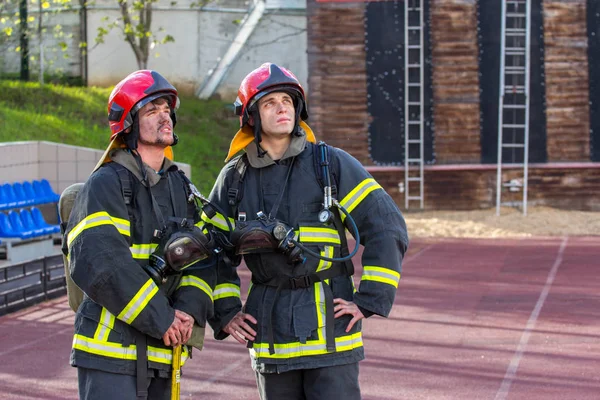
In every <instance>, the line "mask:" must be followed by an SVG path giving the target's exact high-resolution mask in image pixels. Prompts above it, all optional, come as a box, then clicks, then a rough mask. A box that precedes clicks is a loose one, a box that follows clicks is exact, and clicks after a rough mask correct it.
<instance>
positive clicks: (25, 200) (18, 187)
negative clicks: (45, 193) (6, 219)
mask: <svg viewBox="0 0 600 400" xmlns="http://www.w3.org/2000/svg"><path fill="white" fill-rule="evenodd" d="M12 187H13V193H14V194H15V198H16V199H17V203H20V204H22V205H31V204H33V203H34V201H35V199H33V198H29V197H27V195H25V191H24V190H23V185H22V184H21V182H14V183H13V184H12Z"/></svg>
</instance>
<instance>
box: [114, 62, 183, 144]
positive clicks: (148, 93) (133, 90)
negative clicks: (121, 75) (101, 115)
mask: <svg viewBox="0 0 600 400" xmlns="http://www.w3.org/2000/svg"><path fill="white" fill-rule="evenodd" d="M165 96H166V97H168V98H169V99H170V101H169V106H170V107H171V119H172V120H173V126H175V123H176V116H175V111H176V110H177V108H178V107H179V97H178V96H177V89H175V87H173V85H171V84H170V83H169V82H168V81H167V80H166V79H165V78H164V77H163V76H162V75H161V74H159V73H158V72H156V71H151V70H147V69H145V70H140V71H135V72H133V73H131V74H129V75H128V76H127V77H126V78H125V79H123V80H122V81H121V82H119V83H117V85H116V86H115V88H114V89H113V91H112V93H111V94H110V97H109V98H108V122H109V124H110V130H111V136H110V139H111V140H113V139H114V138H115V137H116V136H117V135H118V134H120V133H121V132H123V131H124V130H125V129H127V128H129V127H130V126H131V125H132V124H133V117H134V116H135V114H136V113H137V112H138V111H139V110H140V108H142V107H143V106H145V105H146V104H148V103H149V102H151V101H152V100H155V99H157V98H159V97H165Z"/></svg>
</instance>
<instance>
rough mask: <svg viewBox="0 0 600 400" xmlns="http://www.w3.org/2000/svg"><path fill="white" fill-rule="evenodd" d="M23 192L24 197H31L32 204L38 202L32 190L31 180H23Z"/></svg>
mask: <svg viewBox="0 0 600 400" xmlns="http://www.w3.org/2000/svg"><path fill="white" fill-rule="evenodd" d="M23 192H25V197H26V198H28V199H33V203H32V204H38V203H39V201H38V199H37V196H36V195H35V192H34V191H33V185H32V184H31V182H29V181H25V182H23Z"/></svg>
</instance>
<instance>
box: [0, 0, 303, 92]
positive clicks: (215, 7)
mask: <svg viewBox="0 0 600 400" xmlns="http://www.w3.org/2000/svg"><path fill="white" fill-rule="evenodd" d="M194 3H196V4H197V3H198V2H194V1H193V0H182V1H177V2H171V1H170V0H158V1H157V2H156V3H153V10H154V11H153V14H152V30H153V31H154V32H155V33H156V34H157V36H158V38H159V39H161V38H163V37H164V35H165V34H169V35H171V36H173V37H174V39H175V42H174V43H167V44H164V45H157V46H155V47H154V48H153V49H151V50H150V55H149V57H148V68H150V69H155V70H157V71H159V72H160V73H161V74H163V75H164V76H165V77H166V78H167V79H168V80H169V81H171V83H173V84H174V85H175V86H176V87H177V88H178V89H179V90H181V91H183V92H187V93H194V92H196V91H197V90H198V89H199V88H200V87H201V86H202V84H203V83H204V81H205V79H206V78H207V75H208V74H209V71H211V70H212V69H214V68H215V67H216V66H217V64H218V62H219V61H220V60H221V58H222V57H223V56H224V54H225V52H226V51H227V49H228V48H229V45H230V44H231V43H232V42H233V40H234V38H235V35H236V33H237V31H238V30H239V27H240V25H239V24H238V23H235V22H234V21H240V20H242V19H243V18H244V17H245V16H246V13H247V12H248V11H249V7H250V5H251V4H252V2H251V1H250V2H247V1H245V0H216V1H212V2H210V3H208V4H207V5H206V7H205V8H204V9H203V10H200V9H198V7H196V6H194V7H192V5H193V4H194ZM36 7H37V6H36ZM280 7H284V8H280ZM33 15H35V12H33ZM120 15H121V14H120V11H119V7H118V3H117V1H115V0H96V1H95V2H93V3H90V4H89V5H88V8H87V30H86V31H87V38H88V52H87V77H88V84H89V85H90V86H100V87H108V86H112V85H114V84H116V83H117V82H119V81H120V80H121V79H122V78H123V77H125V76H126V75H128V74H129V73H131V72H133V71H135V70H137V69H138V65H137V62H136V59H135V55H134V53H133V50H132V49H131V47H130V45H129V44H128V43H127V42H126V41H125V40H124V39H123V35H122V34H121V33H120V31H119V29H113V30H111V31H110V33H108V34H107V35H106V37H105V38H104V43H101V44H96V43H95V38H96V36H97V32H98V29H99V28H101V27H105V26H106V25H107V22H105V21H104V20H105V19H107V20H108V21H110V22H113V21H116V20H117V19H118V18H120ZM45 21H46V23H45V26H46V28H47V29H48V30H49V31H50V32H51V31H52V29H53V27H54V26H55V25H56V24H60V25H62V27H63V31H64V32H65V36H63V37H61V38H53V37H52V35H51V34H50V33H49V34H47V35H45V38H46V39H45V40H46V42H47V46H46V48H47V52H48V54H47V58H48V59H49V57H50V55H51V54H50V52H51V51H53V52H54V51H55V50H56V48H57V43H58V42H60V41H64V42H65V43H67V45H68V51H67V52H66V54H68V58H64V57H63V53H62V52H59V53H58V54H57V55H53V59H52V61H53V63H52V64H51V63H50V62H49V61H48V62H47V64H46V69H47V70H48V71H58V72H60V73H63V74H66V75H69V76H82V72H81V71H82V68H83V66H82V59H81V57H80V54H79V42H80V40H82V39H81V37H82V35H81V34H80V33H79V29H80V23H82V22H81V20H80V16H79V12H78V9H77V7H76V6H75V7H74V10H73V11H63V12H60V13H59V14H55V15H52V16H51V15H50V14H48V16H45ZM160 28H163V29H164V32H162V33H161V32H159V29H160ZM71 34H72V35H71ZM13 38H14V40H13V41H12V42H9V43H6V44H0V50H2V53H0V70H1V71H3V72H10V73H18V72H19V68H20V55H19V53H17V52H15V48H16V47H17V46H18V35H13ZM30 52H31V54H33V55H37V54H38V52H39V45H38V41H37V39H36V37H35V36H34V37H33V38H32V39H31V41H30ZM52 54H54V53H52ZM268 61H269V62H274V63H277V64H280V65H282V66H285V67H289V68H291V69H292V70H293V71H294V73H295V74H296V76H297V77H298V79H300V81H301V82H302V83H306V82H307V76H308V75H307V74H308V72H307V71H308V69H307V64H306V10H305V8H304V5H303V2H302V1H296V2H293V1H291V0H287V1H283V2H280V3H277V2H273V1H271V0H269V1H267V8H266V10H265V14H264V15H263V17H262V18H261V20H260V22H259V24H258V25H257V27H256V29H255V30H254V32H253V34H252V35H251V36H250V38H249V39H248V42H247V43H246V44H245V46H244V48H243V50H242V52H241V53H240V54H239V55H238V57H237V59H236V60H235V61H234V62H233V64H232V65H231V67H230V69H229V71H228V73H227V74H226V75H225V76H224V77H223V80H222V82H221V85H220V86H219V88H218V89H217V95H219V96H221V97H222V98H226V99H231V100H232V101H233V100H235V97H236V94H237V89H238V87H239V84H240V82H241V80H242V79H243V77H244V76H245V75H246V74H247V73H248V72H250V71H251V70H253V69H255V68H257V67H258V66H260V65H261V64H262V63H264V62H268ZM30 68H31V69H32V71H35V70H36V68H38V67H37V64H36V62H32V64H31V67H30ZM32 79H35V75H33V74H32Z"/></svg>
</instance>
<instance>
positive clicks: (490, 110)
mask: <svg viewBox="0 0 600 400" xmlns="http://www.w3.org/2000/svg"><path fill="white" fill-rule="evenodd" d="M477 15H478V17H477V18H478V27H479V35H478V40H479V89H480V91H479V93H480V113H481V162H482V163H487V164H492V163H496V162H498V153H497V151H498V103H499V100H500V98H499V96H500V87H499V86H500V61H501V58H500V57H501V56H500V41H501V29H502V28H501V26H502V25H501V24H502V2H500V1H479V2H478V13H477ZM543 26H544V21H543V13H542V0H532V1H531V31H530V38H531V49H530V51H531V52H530V70H529V72H530V85H529V162H539V163H543V162H546V161H547V151H546V90H545V78H544V40H543V37H544V32H543ZM509 95H511V94H509ZM507 98H508V97H507V96H505V99H507ZM505 101H506V100H505ZM519 140H522V139H520V138H516V139H515V143H517V142H519ZM507 141H508V140H505V143H506V142H507ZM521 142H522V141H521ZM502 159H503V163H521V162H523V153H522V149H521V150H517V151H514V150H510V151H508V150H505V151H504V152H503V155H502Z"/></svg>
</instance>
